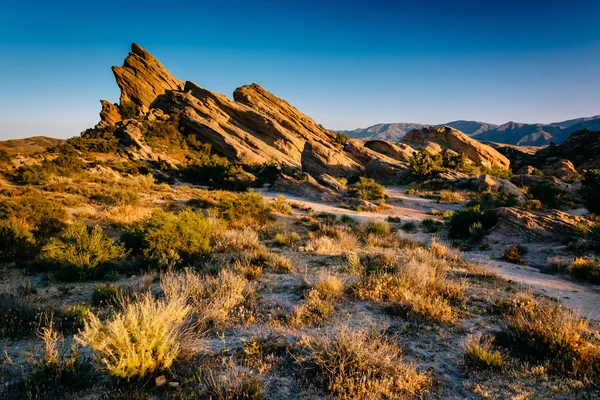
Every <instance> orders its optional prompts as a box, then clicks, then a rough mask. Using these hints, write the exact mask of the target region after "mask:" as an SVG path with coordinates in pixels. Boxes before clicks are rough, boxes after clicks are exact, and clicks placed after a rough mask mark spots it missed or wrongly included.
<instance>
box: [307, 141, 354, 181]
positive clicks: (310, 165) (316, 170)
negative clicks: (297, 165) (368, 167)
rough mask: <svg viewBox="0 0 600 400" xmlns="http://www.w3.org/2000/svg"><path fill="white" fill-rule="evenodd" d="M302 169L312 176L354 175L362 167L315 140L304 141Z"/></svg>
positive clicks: (336, 150)
mask: <svg viewBox="0 0 600 400" xmlns="http://www.w3.org/2000/svg"><path fill="white" fill-rule="evenodd" d="M301 162H302V171H304V172H307V173H309V174H311V175H313V176H319V175H321V174H324V173H328V174H330V175H334V176H347V175H356V174H357V173H359V172H360V171H361V170H362V167H361V166H360V165H359V164H358V163H356V162H355V161H354V160H351V159H349V158H348V156H347V155H346V154H345V153H343V152H340V151H339V150H338V149H335V148H333V149H332V148H331V146H325V145H323V144H321V143H319V142H316V141H312V140H310V141H307V142H305V143H304V150H303V151H302V158H301Z"/></svg>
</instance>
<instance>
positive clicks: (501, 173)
mask: <svg viewBox="0 0 600 400" xmlns="http://www.w3.org/2000/svg"><path fill="white" fill-rule="evenodd" d="M483 173H485V174H488V175H492V176H495V177H496V178H501V179H506V180H510V179H511V178H512V177H513V172H512V171H511V169H510V168H503V167H501V166H499V165H492V166H491V167H486V168H484V169H483Z"/></svg>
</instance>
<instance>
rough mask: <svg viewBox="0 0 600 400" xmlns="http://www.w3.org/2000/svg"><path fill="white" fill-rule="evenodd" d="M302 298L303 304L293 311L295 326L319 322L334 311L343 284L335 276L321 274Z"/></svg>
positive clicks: (341, 292)
mask: <svg viewBox="0 0 600 400" xmlns="http://www.w3.org/2000/svg"><path fill="white" fill-rule="evenodd" d="M309 285H310V286H311V287H310V289H309V290H308V291H307V292H306V294H305V296H304V301H303V303H302V304H301V305H300V306H298V307H296V308H295V309H294V317H293V321H294V323H296V324H302V323H309V322H320V321H322V320H324V319H325V318H326V317H327V316H328V315H329V314H331V313H332V312H333V311H334V309H335V304H336V303H337V302H338V301H339V299H340V298H341V297H342V295H343V294H344V282H343V281H342V280H341V279H340V278H338V277H337V276H335V275H331V274H326V273H322V274H320V275H319V276H318V278H317V280H316V281H315V282H314V283H312V284H311V283H309Z"/></svg>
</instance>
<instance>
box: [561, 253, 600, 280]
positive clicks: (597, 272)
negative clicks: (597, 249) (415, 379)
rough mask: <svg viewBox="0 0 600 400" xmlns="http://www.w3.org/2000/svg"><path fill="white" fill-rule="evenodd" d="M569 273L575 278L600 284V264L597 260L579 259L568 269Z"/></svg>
mask: <svg viewBox="0 0 600 400" xmlns="http://www.w3.org/2000/svg"><path fill="white" fill-rule="evenodd" d="M567 272H568V273H569V275H571V276H572V277H574V278H577V279H581V280H585V281H588V282H592V283H600V262H598V261H597V260H596V259H595V258H581V257H577V258H576V259H575V260H573V262H572V263H571V265H570V266H569V267H568V268H567Z"/></svg>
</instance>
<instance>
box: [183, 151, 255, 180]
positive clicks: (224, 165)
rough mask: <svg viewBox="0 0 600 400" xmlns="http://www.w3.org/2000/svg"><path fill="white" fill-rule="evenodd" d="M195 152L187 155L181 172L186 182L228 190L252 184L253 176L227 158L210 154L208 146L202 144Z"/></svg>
mask: <svg viewBox="0 0 600 400" xmlns="http://www.w3.org/2000/svg"><path fill="white" fill-rule="evenodd" d="M197 150H198V151H196V152H195V153H193V154H188V155H187V157H188V159H187V162H186V167H185V168H184V169H183V170H182V171H181V174H182V175H183V177H184V179H186V180H187V181H189V182H192V183H197V184H199V185H208V186H211V187H215V188H222V189H230V190H244V189H247V188H248V187H249V186H250V185H251V184H253V183H254V181H255V179H256V178H255V177H254V175H251V174H249V173H247V172H245V171H244V170H243V168H242V167H241V166H240V165H236V164H232V163H231V162H230V161H229V160H228V159H227V158H225V157H221V156H218V155H216V154H212V153H211V147H210V145H209V144H202V145H200V146H199V147H197Z"/></svg>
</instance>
